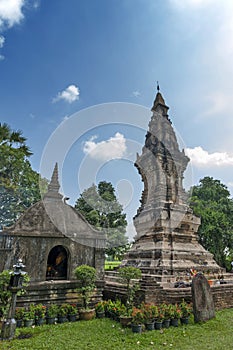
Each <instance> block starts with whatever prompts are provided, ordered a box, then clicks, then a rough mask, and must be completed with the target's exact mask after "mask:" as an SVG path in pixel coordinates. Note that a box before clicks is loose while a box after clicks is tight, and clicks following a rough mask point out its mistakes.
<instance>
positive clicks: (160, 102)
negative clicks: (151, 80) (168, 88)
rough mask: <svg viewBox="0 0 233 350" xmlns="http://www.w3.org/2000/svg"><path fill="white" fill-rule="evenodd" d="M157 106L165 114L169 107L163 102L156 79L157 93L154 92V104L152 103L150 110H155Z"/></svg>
mask: <svg viewBox="0 0 233 350" xmlns="http://www.w3.org/2000/svg"><path fill="white" fill-rule="evenodd" d="M159 106H160V107H162V109H163V110H164V112H165V114H167V111H168V109H169V107H168V106H167V105H166V104H165V100H164V98H163V96H162V94H161V92H160V87H159V82H158V81H157V94H156V97H155V100H154V104H153V107H152V108H151V110H152V111H157V110H158V107H159Z"/></svg>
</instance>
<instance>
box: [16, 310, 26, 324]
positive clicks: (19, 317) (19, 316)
mask: <svg viewBox="0 0 233 350" xmlns="http://www.w3.org/2000/svg"><path fill="white" fill-rule="evenodd" d="M23 315H24V308H23V307H17V308H16V309H15V320H16V327H22V325H23Z"/></svg>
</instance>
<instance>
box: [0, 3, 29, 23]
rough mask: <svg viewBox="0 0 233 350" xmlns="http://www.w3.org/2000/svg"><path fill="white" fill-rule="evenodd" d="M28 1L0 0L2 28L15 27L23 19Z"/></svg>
mask: <svg viewBox="0 0 233 350" xmlns="http://www.w3.org/2000/svg"><path fill="white" fill-rule="evenodd" d="M25 3H26V0H0V28H5V27H8V28H10V27H13V26H14V25H15V24H18V23H19V22H20V21H21V20H22V19H23V17H24V16H23V12H22V8H23V6H24V5H25Z"/></svg>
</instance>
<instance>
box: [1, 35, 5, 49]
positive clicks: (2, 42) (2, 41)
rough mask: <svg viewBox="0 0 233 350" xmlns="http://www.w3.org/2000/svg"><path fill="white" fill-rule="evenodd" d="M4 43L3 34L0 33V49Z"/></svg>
mask: <svg viewBox="0 0 233 350" xmlns="http://www.w3.org/2000/svg"><path fill="white" fill-rule="evenodd" d="M4 43H5V38H4V36H2V35H0V49H1V48H2V47H3V45H4Z"/></svg>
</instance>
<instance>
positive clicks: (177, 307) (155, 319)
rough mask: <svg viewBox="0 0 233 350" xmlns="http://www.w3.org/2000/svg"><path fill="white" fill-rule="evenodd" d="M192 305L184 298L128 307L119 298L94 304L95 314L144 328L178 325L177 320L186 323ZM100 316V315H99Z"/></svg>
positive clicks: (123, 323) (125, 324)
mask: <svg viewBox="0 0 233 350" xmlns="http://www.w3.org/2000/svg"><path fill="white" fill-rule="evenodd" d="M191 313H192V306H191V305H190V304H188V303H187V302H185V301H184V300H183V301H182V302H181V303H179V304H166V303H163V304H160V305H153V304H145V303H142V304H141V305H140V307H135V306H133V307H132V308H131V309H128V308H127V307H126V306H125V305H124V304H123V303H122V302H121V301H120V300H117V301H112V300H108V301H102V302H99V303H98V304H97V305H96V314H97V317H98V314H101V315H102V317H103V315H105V316H107V317H111V318H112V319H114V320H116V321H120V322H121V324H122V325H123V326H127V325H132V326H134V325H137V326H141V327H142V326H143V325H144V326H145V328H146V329H148V330H152V329H154V328H155V329H161V328H162V327H169V326H170V324H171V325H173V326H178V324H179V320H180V322H181V323H186V324H187V323H188V319H189V316H190V314H191ZM99 317H100V316H99Z"/></svg>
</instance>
